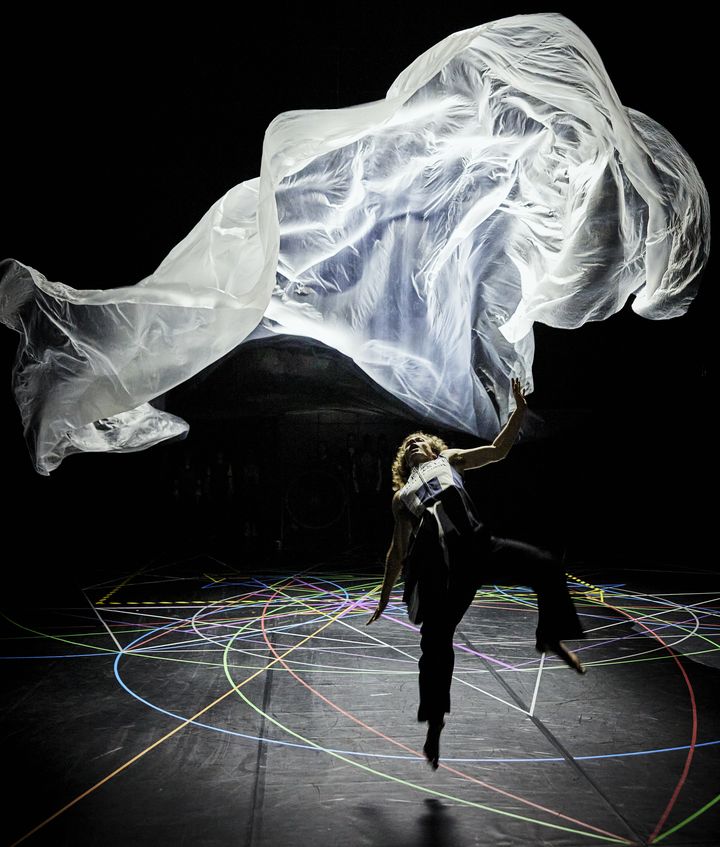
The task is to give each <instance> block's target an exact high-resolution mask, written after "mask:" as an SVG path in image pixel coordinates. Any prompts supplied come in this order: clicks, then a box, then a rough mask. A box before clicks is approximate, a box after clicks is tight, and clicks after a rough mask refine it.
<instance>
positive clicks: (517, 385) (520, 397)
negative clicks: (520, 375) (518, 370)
mask: <svg viewBox="0 0 720 847" xmlns="http://www.w3.org/2000/svg"><path fill="white" fill-rule="evenodd" d="M511 385H512V393H513V397H514V398H515V404H516V405H517V407H518V409H519V408H521V407H523V406H527V400H526V399H525V391H524V390H523V387H522V383H521V382H520V380H519V379H517V377H513V379H512V382H511Z"/></svg>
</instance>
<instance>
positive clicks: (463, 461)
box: [441, 379, 527, 471]
mask: <svg viewBox="0 0 720 847" xmlns="http://www.w3.org/2000/svg"><path fill="white" fill-rule="evenodd" d="M512 392H513V397H514V398H515V411H514V412H513V413H512V415H510V417H509V418H508V421H507V423H506V424H505V426H504V427H503V428H502V430H501V431H500V432H499V433H498V436H497V437H496V439H495V440H494V441H493V443H492V444H490V445H489V446H487V447H473V448H472V449H470V450H455V449H453V450H443V452H442V453H441V455H442V456H445V458H446V459H447V460H448V461H449V462H450V464H451V465H453V466H454V467H456V468H457V469H458V470H460V471H469V470H472V469H473V468H481V467H482V466H483V465H488V464H490V463H491V462H499V461H500V460H501V459H504V458H505V457H506V456H507V454H508V453H509V452H510V448H511V447H512V446H513V444H514V443H515V439H516V438H517V435H518V432H519V431H520V425H521V424H522V421H523V418H524V417H525V411H526V410H527V402H526V400H525V394H524V393H523V389H522V386H521V385H520V380H519V379H513V381H512Z"/></svg>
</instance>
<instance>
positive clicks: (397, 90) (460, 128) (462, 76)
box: [0, 14, 709, 473]
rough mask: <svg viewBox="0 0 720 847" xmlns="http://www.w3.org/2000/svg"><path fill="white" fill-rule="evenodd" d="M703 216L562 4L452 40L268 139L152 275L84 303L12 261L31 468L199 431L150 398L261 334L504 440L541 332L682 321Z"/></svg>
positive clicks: (674, 157) (289, 119) (691, 187)
mask: <svg viewBox="0 0 720 847" xmlns="http://www.w3.org/2000/svg"><path fill="white" fill-rule="evenodd" d="M708 250H709V203H708V197H707V193H706V191H705V188H704V186H703V183H702V180H701V179H700V177H699V175H698V173H697V169H696V168H695V166H694V164H693V162H692V161H691V160H690V158H689V157H688V155H687V154H686V153H685V151H684V150H683V149H682V148H681V147H680V145H679V144H678V143H677V142H676V141H675V139H674V138H673V137H672V136H670V134H669V133H668V132H667V131H666V130H665V129H663V127H661V126H659V125H658V124H657V123H656V122H654V121H653V120H652V119H651V118H649V117H647V116H645V115H643V114H640V113H639V112H635V111H633V110H631V109H627V108H625V107H624V106H623V105H622V104H621V103H620V101H619V100H618V96H617V94H616V92H615V89H614V88H613V85H612V83H611V81H610V79H609V78H608V76H607V73H606V72H605V69H604V67H603V64H602V62H601V59H600V57H599V55H598V54H597V52H596V50H595V49H594V47H593V46H592V44H591V43H590V42H589V41H588V39H587V38H586V36H585V35H584V34H583V33H582V32H581V31H580V30H579V29H578V28H577V27H576V26H575V25H574V24H573V23H571V22H570V21H568V20H567V19H566V18H564V17H562V16H560V15H556V14H543V15H527V16H522V15H521V16H516V17H511V18H506V19H503V20H500V21H495V22H492V23H488V24H484V25H482V26H479V27H477V28H474V29H470V30H466V31H463V32H458V33H455V34H453V35H451V36H449V37H448V38H446V39H444V40H443V41H441V42H440V43H439V44H437V45H435V46H434V47H433V48H431V49H430V50H428V51H427V52H426V53H424V54H423V55H422V56H420V57H419V58H418V59H417V60H416V61H415V62H413V63H412V65H410V67H408V68H407V69H406V70H405V71H404V72H403V73H402V74H401V75H400V76H399V77H398V79H397V80H396V81H395V82H394V83H393V84H392V86H391V87H390V90H389V91H388V93H387V96H386V98H385V99H384V100H380V101H377V102H374V103H368V104H365V105H361V106H357V107H353V108H346V109H339V110H329V111H294V112H286V113H284V114H281V115H279V116H278V117H277V118H276V119H275V120H274V121H273V122H272V123H271V124H270V126H269V127H268V130H267V133H266V136H265V141H264V146H263V158H262V167H261V173H260V177H259V178H258V179H254V180H251V181H249V182H245V183H242V184H240V185H237V186H235V187H233V188H231V189H230V190H229V191H228V192H227V193H226V194H225V195H224V196H223V197H221V198H220V199H219V200H218V201H217V202H216V203H215V204H214V205H213V206H212V208H211V209H210V210H209V211H208V212H207V213H206V214H205V216H204V217H203V218H202V219H201V220H200V222H199V223H198V224H197V226H196V227H195V228H194V229H193V230H192V232H190V234H189V235H188V236H187V237H186V238H185V239H184V240H183V241H182V242H180V244H178V245H177V246H176V247H175V248H174V249H173V250H172V251H171V252H170V253H169V254H168V256H167V258H166V259H165V260H164V261H163V262H162V264H161V265H160V267H159V268H158V269H157V270H156V271H155V272H154V273H153V274H151V275H150V276H148V277H147V278H145V279H143V280H142V281H141V282H139V283H137V284H136V285H133V286H128V287H124V288H119V289H113V290H94V291H78V290H75V289H72V288H70V287H68V286H67V285H63V284H61V283H58V282H51V281H49V280H47V279H46V278H45V277H44V276H43V275H42V274H41V273H40V272H39V271H36V270H34V269H33V268H30V267H28V266H26V265H23V264H22V263H20V262H17V261H13V260H10V261H8V262H6V263H4V265H3V270H4V272H5V273H4V276H3V279H2V283H1V288H0V317H1V318H2V320H3V321H4V322H5V323H6V324H7V325H8V326H10V327H12V328H13V329H16V330H18V331H19V332H20V333H21V336H22V338H21V345H20V350H19V355H18V360H17V364H16V368H15V373H14V387H15V392H16V397H17V402H18V406H19V408H20V412H21V414H22V418H23V422H24V425H25V429H26V433H27V437H28V443H29V444H30V447H31V450H32V452H33V456H34V460H35V464H36V468H37V470H38V471H40V472H41V473H48V472H49V471H51V470H52V469H53V468H55V467H57V465H58V464H59V463H60V462H61V461H62V459H63V457H64V456H66V455H67V454H69V453H73V452H77V451H91V450H120V451H122V450H137V449H142V448H144V447H148V446H150V445H151V444H154V443H157V442H158V441H161V440H163V439H166V438H170V437H173V436H175V435H178V434H180V433H182V432H184V431H185V430H186V429H187V425H186V424H185V423H184V422H183V421H182V420H180V419H179V418H177V417H175V416H173V415H171V414H169V413H167V412H164V411H160V410H158V409H155V408H153V406H151V405H150V401H151V400H152V399H153V398H156V397H158V396H160V395H162V394H164V393H165V392H167V391H168V390H169V389H171V388H173V387H174V386H176V385H178V384H179V383H181V382H183V381H184V380H187V379H188V378H189V377H191V376H192V375H194V374H196V373H197V372H198V371H200V370H202V369H203V368H204V367H206V366H207V365H209V364H210V363H211V362H213V361H215V360H217V359H218V358H220V357H221V356H223V355H224V354H225V353H227V352H228V351H230V350H231V349H233V348H234V347H235V346H236V345H238V344H240V343H241V342H242V341H243V340H245V339H246V338H248V337H249V336H250V335H251V334H253V333H255V335H257V334H258V333H260V334H262V333H267V332H278V333H290V334H296V335H302V336H306V337H310V338H314V339H318V340H320V341H322V342H324V343H326V344H328V345H330V346H332V347H334V348H336V349H337V350H339V351H341V352H342V353H344V354H346V355H348V356H350V357H351V358H352V359H353V360H354V361H355V362H356V363H357V364H358V365H359V366H360V367H361V368H362V369H363V370H364V371H365V372H366V373H368V374H369V375H370V376H371V377H372V378H373V379H374V380H375V381H376V382H377V383H378V384H380V385H381V386H383V387H384V388H385V389H387V390H388V391H390V392H391V393H393V394H394V395H395V396H397V397H398V398H400V399H401V400H403V401H404V402H405V403H406V404H407V405H408V406H409V407H410V408H411V409H413V410H414V411H416V412H419V413H421V414H423V415H426V416H429V417H430V418H431V419H432V420H434V421H436V422H437V423H438V424H439V425H442V426H446V427H452V428H456V429H460V430H465V431H468V432H472V433H475V434H476V435H478V436H483V437H492V436H493V435H494V434H495V433H496V432H497V429H498V427H499V425H500V424H501V423H502V422H503V421H504V419H505V418H506V417H507V415H508V414H509V412H510V411H511V408H510V407H511V402H512V399H511V398H512V394H511V390H510V380H511V378H512V377H519V378H520V379H521V380H522V381H523V383H524V384H525V385H526V386H527V388H528V390H531V388H532V370H531V369H532V359H533V333H532V326H533V323H534V322H535V321H541V322H542V323H545V324H548V325H551V326H555V327H566V328H572V327H577V326H579V325H581V324H583V323H585V322H586V321H589V320H600V319H602V318H605V317H607V316H609V315H611V314H613V313H615V312H617V311H618V310H619V309H620V308H621V307H622V306H623V304H624V303H625V302H626V301H627V300H628V299H629V298H631V297H632V298H633V300H632V308H633V309H634V310H635V311H636V312H637V313H638V314H640V315H642V316H644V317H646V318H670V317H675V316H678V315H681V314H683V312H684V311H685V310H686V309H687V307H688V305H689V303H690V302H691V300H692V298H693V296H694V293H695V285H696V283H697V275H698V273H699V272H700V270H701V269H702V267H703V264H704V263H705V261H706V259H707V254H708Z"/></svg>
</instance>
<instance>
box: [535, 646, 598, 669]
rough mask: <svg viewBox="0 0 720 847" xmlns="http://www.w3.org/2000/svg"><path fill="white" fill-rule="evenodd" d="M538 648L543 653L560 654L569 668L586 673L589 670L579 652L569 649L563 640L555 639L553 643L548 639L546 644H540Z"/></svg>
mask: <svg viewBox="0 0 720 847" xmlns="http://www.w3.org/2000/svg"><path fill="white" fill-rule="evenodd" d="M537 649H538V650H539V652H541V653H554V654H555V655H556V656H559V657H560V658H561V659H562V660H563V662H565V664H566V665H567V666H568V667H569V668H572V669H573V670H575V671H577V672H578V673H586V671H587V668H586V667H585V665H583V663H582V662H581V661H580V659H579V658H578V657H577V654H576V653H573V652H572V650H568V648H567V647H566V646H565V645H564V644H563V643H562V641H555V642H553V643H550V642H548V641H546V642H545V643H544V644H539V645H538V648H537Z"/></svg>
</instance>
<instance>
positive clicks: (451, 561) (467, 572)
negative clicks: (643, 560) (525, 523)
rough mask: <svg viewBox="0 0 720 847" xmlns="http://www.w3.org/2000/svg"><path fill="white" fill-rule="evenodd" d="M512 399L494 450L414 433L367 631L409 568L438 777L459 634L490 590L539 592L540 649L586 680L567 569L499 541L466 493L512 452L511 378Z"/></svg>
mask: <svg viewBox="0 0 720 847" xmlns="http://www.w3.org/2000/svg"><path fill="white" fill-rule="evenodd" d="M512 391H513V397H514V399H515V405H516V408H515V411H514V412H513V414H512V415H511V416H510V418H509V420H508V422H507V423H506V425H505V427H504V428H503V429H502V431H501V432H500V434H499V435H498V436H497V438H496V439H495V441H494V442H493V443H492V444H491V445H490V446H487V447H476V448H473V449H470V450H457V449H448V446H447V445H446V444H445V442H444V441H442V439H440V438H438V437H437V436H433V435H427V434H425V433H422V432H415V433H413V434H411V435H409V436H408V437H407V438H406V439H405V440H404V441H403V442H402V444H401V445H400V449H399V450H398V453H397V456H396V458H395V461H394V463H393V469H392V470H393V488H394V490H395V494H394V496H393V501H392V509H393V515H394V517H395V529H394V532H393V539H392V543H391V545H390V549H389V551H388V554H387V558H386V564H385V577H384V580H383V584H382V589H381V592H380V599H379V601H378V605H377V608H376V609H375V611H374V613H373V615H372V617H371V618H370V620H369V621H368V624H371V623H372V622H373V621H376V620H377V619H378V618H379V617H380V616H381V615H382V613H383V611H384V610H385V607H386V606H387V604H388V600H389V599H390V592H391V591H392V588H393V585H394V584H395V582H396V580H397V578H398V576H399V575H400V571H401V569H403V566H404V574H403V575H404V579H405V588H404V593H403V600H404V601H405V603H407V606H408V616H409V618H410V620H411V621H412V622H413V623H417V624H421V628H420V634H421V639H420V651H421V656H420V661H419V663H418V666H419V669H420V677H419V686H420V706H419V708H418V721H421V722H424V721H427V724H428V730H427V738H426V740H425V745H424V747H423V752H424V754H425V757H426V758H427V760H428V763H429V764H430V765H431V766H432V767H433V769H435V768H437V767H438V762H439V758H440V733H441V731H442V729H443V727H444V726H445V722H444V716H445V713H447V712H449V711H450V684H451V682H452V674H453V667H454V663H455V654H454V651H453V636H454V633H455V628H456V627H457V625H458V624H459V623H460V621H461V620H462V617H463V615H464V614H465V612H466V611H467V609H468V607H469V606H470V604H471V603H472V601H473V598H474V596H475V592H476V591H477V589H478V588H479V587H480V586H481V585H482V584H484V583H494V582H501V583H503V584H519V585H529V586H531V587H532V588H533V590H534V591H535V593H536V595H537V604H538V625H537V630H536V648H537V650H538V651H539V652H547V651H551V652H553V653H555V654H556V655H558V656H559V657H560V658H561V659H562V660H563V661H564V662H565V663H566V664H567V665H569V667H571V668H573V669H574V670H576V671H577V672H578V673H584V672H585V668H584V667H583V665H582V663H581V662H580V660H579V659H578V657H577V656H576V655H575V653H573V652H571V651H570V650H568V649H567V647H565V645H564V644H563V643H562V640H564V639H571V638H583V637H584V634H583V631H582V627H581V626H580V622H579V620H578V617H577V613H576V611H575V607H574V606H573V603H572V600H571V599H570V595H569V593H568V589H567V583H566V581H565V573H564V570H563V568H562V567H561V565H560V563H559V562H558V560H557V559H555V557H553V556H552V555H551V554H550V553H548V552H546V551H544V550H540V549H539V548H537V547H533V546H532V545H530V544H525V543H524V542H521V541H515V540H512V539H508V538H497V537H495V536H493V535H491V534H490V532H489V531H488V529H487V528H486V527H485V526H484V525H483V524H482V522H481V521H480V519H479V518H478V515H477V512H476V510H475V507H474V505H473V503H472V500H471V499H470V497H469V496H468V494H467V492H466V491H465V488H464V486H463V477H462V474H463V473H464V472H465V471H469V470H473V469H475V468H481V467H483V465H487V464H489V463H490V462H498V461H500V460H501V459H504V458H505V457H506V456H507V454H508V453H509V451H510V448H511V447H512V445H513V442H514V441H515V439H516V437H517V434H518V432H519V430H520V425H521V423H522V420H523V417H524V415H525V411H526V408H527V404H526V401H525V396H524V394H523V390H522V388H521V386H520V382H519V380H517V379H513V381H512Z"/></svg>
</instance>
